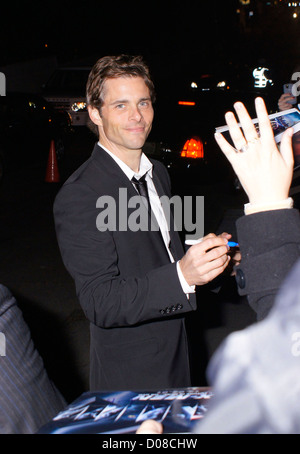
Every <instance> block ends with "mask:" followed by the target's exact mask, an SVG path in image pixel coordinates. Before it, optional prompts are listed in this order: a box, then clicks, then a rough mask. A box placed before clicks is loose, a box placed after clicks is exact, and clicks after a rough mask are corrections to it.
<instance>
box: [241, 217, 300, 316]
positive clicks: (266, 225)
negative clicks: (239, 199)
mask: <svg viewBox="0 0 300 454" xmlns="http://www.w3.org/2000/svg"><path fill="white" fill-rule="evenodd" d="M237 234H238V241H239V245H240V250H241V254H242V260H241V263H240V265H239V266H237V267H236V281H237V284H238V289H239V293H240V295H247V298H248V301H249V304H250V306H251V307H252V308H253V309H254V310H255V312H256V313H257V318H258V320H261V319H262V318H264V317H265V316H266V315H267V314H268V312H269V310H270V309H271V307H272V306H273V303H274V297H275V295H276V293H277V292H278V290H279V288H280V286H281V284H282V282H283V280H284V278H285V277H286V275H287V274H288V272H289V271H290V269H291V268H292V266H293V265H294V264H295V262H296V261H297V259H298V258H299V256H300V222H299V212H298V210H295V209H285V210H272V211H265V212H261V213H255V214H251V215H247V216H243V217H242V218H240V219H239V220H238V221H237Z"/></svg>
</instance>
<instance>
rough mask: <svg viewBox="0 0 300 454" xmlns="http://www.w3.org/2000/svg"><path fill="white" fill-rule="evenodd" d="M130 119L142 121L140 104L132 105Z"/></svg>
mask: <svg viewBox="0 0 300 454" xmlns="http://www.w3.org/2000/svg"><path fill="white" fill-rule="evenodd" d="M129 119H130V120H135V121H140V120H141V119H142V114H141V112H140V109H139V106H132V107H131V109H130V112H129Z"/></svg>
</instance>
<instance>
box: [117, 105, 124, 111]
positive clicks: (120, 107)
mask: <svg viewBox="0 0 300 454" xmlns="http://www.w3.org/2000/svg"><path fill="white" fill-rule="evenodd" d="M124 107H125V104H117V105H116V109H119V110H120V109H124Z"/></svg>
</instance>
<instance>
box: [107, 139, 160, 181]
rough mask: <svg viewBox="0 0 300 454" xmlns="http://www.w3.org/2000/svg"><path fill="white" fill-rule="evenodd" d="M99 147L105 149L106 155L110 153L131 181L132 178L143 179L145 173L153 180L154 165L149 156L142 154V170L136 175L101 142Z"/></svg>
mask: <svg viewBox="0 0 300 454" xmlns="http://www.w3.org/2000/svg"><path fill="white" fill-rule="evenodd" d="M98 145H99V147H101V148H103V150H104V151H106V153H108V154H109V155H110V156H111V157H112V158H113V160H114V161H115V162H116V163H117V164H118V166H119V167H120V168H121V169H122V170H123V172H124V173H125V175H126V176H127V178H128V179H129V180H132V177H135V178H137V179H139V178H141V177H142V176H143V175H145V173H147V174H148V175H149V176H150V177H151V178H152V169H153V165H152V163H151V162H150V161H149V159H148V158H147V156H146V155H145V154H144V153H142V154H141V161H140V169H139V172H138V173H136V172H134V171H133V170H132V169H131V168H130V167H129V166H128V165H127V164H125V162H123V161H122V159H120V158H118V156H116V155H114V154H113V153H112V152H111V151H109V150H108V149H107V148H105V147H104V146H103V145H102V144H101V143H100V142H98Z"/></svg>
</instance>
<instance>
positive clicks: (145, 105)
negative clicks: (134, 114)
mask: <svg viewBox="0 0 300 454" xmlns="http://www.w3.org/2000/svg"><path fill="white" fill-rule="evenodd" d="M140 106H141V107H148V106H149V101H142V102H140Z"/></svg>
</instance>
